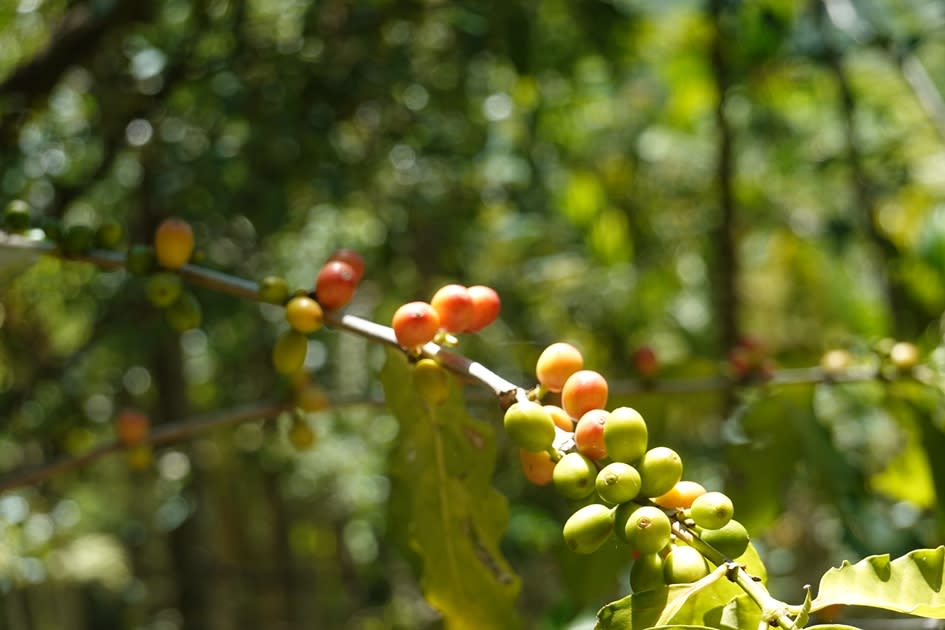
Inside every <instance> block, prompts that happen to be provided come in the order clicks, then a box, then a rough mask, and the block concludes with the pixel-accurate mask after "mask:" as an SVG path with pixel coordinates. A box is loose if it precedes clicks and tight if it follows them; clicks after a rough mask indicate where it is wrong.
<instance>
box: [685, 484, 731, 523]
mask: <svg viewBox="0 0 945 630" xmlns="http://www.w3.org/2000/svg"><path fill="white" fill-rule="evenodd" d="M734 514H735V506H733V505H732V500H731V499H729V498H728V496H726V495H725V494H722V493H721V492H706V493H705V494H703V495H700V496H698V497H696V498H695V500H694V501H693V502H692V507H691V508H689V515H690V516H691V517H692V520H693V521H695V522H696V525H698V526H699V527H704V528H705V529H720V528H722V527H725V525H726V523H728V522H729V521H730V520H732V516H733V515H734Z"/></svg>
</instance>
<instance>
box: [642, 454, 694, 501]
mask: <svg viewBox="0 0 945 630" xmlns="http://www.w3.org/2000/svg"><path fill="white" fill-rule="evenodd" d="M637 470H638V471H640V479H641V480H642V481H643V484H642V487H641V488H640V495H641V496H644V497H658V496H660V495H662V494H666V493H667V492H669V490H670V489H671V488H672V487H673V486H675V485H676V483H677V482H678V481H679V480H680V479H682V472H683V464H682V459H680V457H679V454H678V453H676V451H674V450H673V449H671V448H666V447H665V446H657V447H656V448H652V449H650V450H648V451H647V452H646V453H645V454H644V455H643V458H642V459H641V460H640V462H639V463H638V464H637Z"/></svg>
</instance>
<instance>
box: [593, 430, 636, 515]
mask: <svg viewBox="0 0 945 630" xmlns="http://www.w3.org/2000/svg"><path fill="white" fill-rule="evenodd" d="M604 426H605V427H606V426H607V425H604ZM595 485H596V487H597V494H598V495H600V498H601V499H603V500H604V501H606V502H607V503H612V504H619V503H626V502H627V501H630V500H631V499H634V498H636V496H637V494H639V493H640V473H638V472H637V469H636V468H634V467H633V466H631V465H630V464H624V463H622V462H613V463H612V464H607V465H606V466H604V468H602V469H601V471H600V472H599V473H597V480H596V483H595Z"/></svg>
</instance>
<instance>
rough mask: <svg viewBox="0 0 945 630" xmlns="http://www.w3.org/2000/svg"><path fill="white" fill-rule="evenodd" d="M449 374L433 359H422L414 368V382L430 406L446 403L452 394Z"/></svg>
mask: <svg viewBox="0 0 945 630" xmlns="http://www.w3.org/2000/svg"><path fill="white" fill-rule="evenodd" d="M449 378H450V377H449V374H447V373H446V370H444V369H443V367H442V366H441V365H440V364H439V363H437V362H436V361H434V360H433V359H420V360H419V361H417V364H416V365H415V366H414V367H413V382H414V385H416V386H417V391H418V392H420V397H421V398H423V401H424V402H425V403H427V404H428V405H439V404H441V403H443V402H446V399H447V398H448V397H449V394H450V381H449Z"/></svg>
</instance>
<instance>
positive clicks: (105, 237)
mask: <svg viewBox="0 0 945 630" xmlns="http://www.w3.org/2000/svg"><path fill="white" fill-rule="evenodd" d="M124 233H125V231H124V230H123V229H122V227H121V224H120V223H118V222H117V221H105V222H104V223H102V224H101V225H99V226H98V229H97V230H95V246H96V247H99V248H101V249H115V248H116V247H118V246H119V245H120V244H121V239H122V237H123V236H124Z"/></svg>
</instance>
